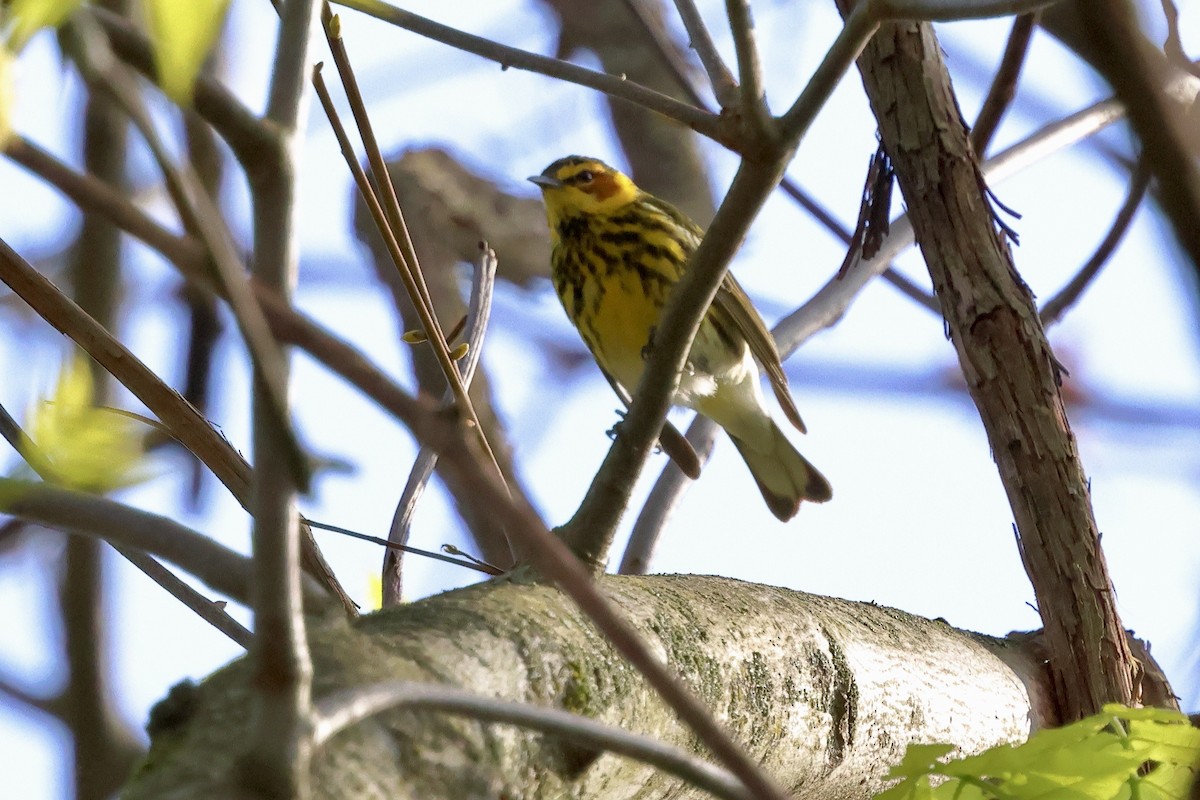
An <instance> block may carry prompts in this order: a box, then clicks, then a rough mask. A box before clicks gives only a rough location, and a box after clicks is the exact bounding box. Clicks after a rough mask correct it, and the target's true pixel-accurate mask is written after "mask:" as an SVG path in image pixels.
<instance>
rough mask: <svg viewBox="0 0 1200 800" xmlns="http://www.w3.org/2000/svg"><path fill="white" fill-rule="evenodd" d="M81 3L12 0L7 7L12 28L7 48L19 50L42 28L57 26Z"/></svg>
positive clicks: (81, 2) (81, 0) (13, 50)
mask: <svg viewBox="0 0 1200 800" xmlns="http://www.w3.org/2000/svg"><path fill="white" fill-rule="evenodd" d="M81 5H83V0H13V2H12V5H11V6H10V7H9V9H8V13H9V16H10V17H11V18H12V20H13V22H12V28H11V29H10V30H9V32H8V48H9V49H10V50H11V51H12V52H14V53H19V52H21V48H23V47H24V46H25V43H26V42H28V41H29V39H30V37H32V36H33V35H34V34H35V33H37V32H38V31H40V30H41V29H42V28H57V27H58V26H59V25H60V24H62V21H63V20H64V19H66V18H67V17H68V16H69V15H70V14H71V12H72V11H74V10H75V9H76V8H78V7H79V6H81Z"/></svg>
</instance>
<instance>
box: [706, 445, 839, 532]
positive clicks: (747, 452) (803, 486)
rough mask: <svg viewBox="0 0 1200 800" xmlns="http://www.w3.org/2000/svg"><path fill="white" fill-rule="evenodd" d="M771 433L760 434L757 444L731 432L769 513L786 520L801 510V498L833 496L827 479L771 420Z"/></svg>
mask: <svg viewBox="0 0 1200 800" xmlns="http://www.w3.org/2000/svg"><path fill="white" fill-rule="evenodd" d="M770 425H771V431H770V435H769V436H766V437H762V441H761V442H759V443H758V444H759V446H758V447H754V446H752V445H751V443H750V442H749V441H747V440H745V439H739V438H738V437H736V436H733V435H732V434H731V435H730V437H729V438H730V439H732V440H733V443H734V445H736V446H737V449H738V452H739V453H741V454H742V458H743V459H745V461H746V466H747V467H749V468H750V474H751V475H753V476H754V482H755V483H757V484H758V490H759V491H760V492H762V496H763V499H764V500H766V501H767V507H768V508H770V509H771V513H772V514H774V515H775V516H776V517H778V518H779V519H780V520H781V521H783V522H787V521H788V520H789V519H791V518H792V517H794V516H796V512H797V511H799V510H800V502H801V501H802V500H808V501H810V502H813V503H824V502H825V501H826V500H828V499H829V498H831V497H833V490H832V489H831V488H830V487H829V481H827V480H825V476H824V475H822V474H821V473H820V472H818V471H817V468H816V467H814V466H813V465H812V464H810V463H809V462H808V459H806V458H805V457H804V456H802V455H800V453H799V452H798V451H797V450H796V448H795V447H793V446H792V443H791V442H790V441H788V438H787V437H786V436H784V435H783V431H781V430H780V429H779V426H778V425H776V424H775V423H774V422H773V421H771V422H770Z"/></svg>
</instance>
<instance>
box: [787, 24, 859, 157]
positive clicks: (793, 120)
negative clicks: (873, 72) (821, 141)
mask: <svg viewBox="0 0 1200 800" xmlns="http://www.w3.org/2000/svg"><path fill="white" fill-rule="evenodd" d="M873 8H874V4H872V3H858V4H856V5H855V6H854V10H853V11H852V12H851V13H850V15H849V16H848V17H846V23H845V27H843V28H842V30H841V31H839V32H838V36H837V39H835V40H834V42H833V45H832V46H831V47H830V48H829V52H827V53H826V54H825V58H823V59H822V60H821V63H820V65H819V66H818V67H817V70H816V72H814V73H813V75H812V77H811V78H809V79H808V83H807V84H806V85H805V87H804V91H802V92H801V93H800V96H799V97H797V98H796V102H794V103H792V107H791V108H789V109H788V110H787V113H785V114H784V115H783V116H782V117H780V118H779V124H780V127H781V129H782V132H783V138H784V139H785V140H798V139H799V138H800V137H801V136H803V135H804V133H805V132H806V131H807V130H808V127H809V126H810V125H812V122H813V120H814V119H816V116H817V113H818V112H819V111H820V110H821V108H822V107H823V106H824V105H825V101H826V100H828V99H829V95H831V94H832V93H833V90H834V88H836V86H837V84H838V81H840V80H841V79H842V76H843V75H845V74H846V70H847V69H849V68H850V66H851V65H852V64H853V63H854V60H855V59H856V58H858V54H859V53H861V52H862V49H863V48H864V47H865V46H866V44H867V42H868V41H870V39H871V37H872V36H874V35H875V31H876V30H878V29H879V20H878V19H877V18H875V17H874V16H873Z"/></svg>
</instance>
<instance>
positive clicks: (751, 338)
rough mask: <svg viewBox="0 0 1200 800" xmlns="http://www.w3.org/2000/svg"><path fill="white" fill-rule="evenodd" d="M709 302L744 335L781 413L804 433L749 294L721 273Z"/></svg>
mask: <svg viewBox="0 0 1200 800" xmlns="http://www.w3.org/2000/svg"><path fill="white" fill-rule="evenodd" d="M713 305H714V307H715V308H716V309H719V310H720V311H722V312H724V314H725V315H726V316H728V317H729V319H730V321H732V322H733V326H734V328H735V329H736V330H737V331H738V333H740V334H741V335H742V336H743V337H744V338H745V340H746V344H748V345H750V354H751V355H753V356H754V360H755V361H757V362H758V363H759V364H761V365H762V368H763V369H765V370H766V371H767V378H768V379H769V380H770V381H771V388H772V389H773V390H774V391H775V397H776V398H777V399H778V400H779V405H780V406H781V407H782V408H783V414H784V416H786V417H787V418H788V421H789V422H791V423H792V424H793V425H795V426H796V430H798V431H800V432H801V433H807V432H808V431H807V429H806V428H805V427H804V420H802V419H800V411H799V410H798V409H797V408H796V402H795V401H794V400H793V399H792V393H791V391H790V390H789V389H788V380H787V375H786V374H785V373H784V371H783V363H782V362H781V360H780V358H779V350H778V349H777V348H776V347H775V337H773V336H772V335H771V332H770V331H769V330H767V325H766V323H765V322H763V319H762V317H760V316H759V315H758V312H757V311H755V310H754V305H753V304H752V303H751V302H750V298H749V296H747V294H746V291H745V290H744V289H742V287H741V285H740V284H739V283H738V282H737V280H736V279H735V278H734V277H733V275H730V274H729V273H726V274H725V280H723V281H722V282H721V288H720V289H718V290H717V296H716V299H715V300H713Z"/></svg>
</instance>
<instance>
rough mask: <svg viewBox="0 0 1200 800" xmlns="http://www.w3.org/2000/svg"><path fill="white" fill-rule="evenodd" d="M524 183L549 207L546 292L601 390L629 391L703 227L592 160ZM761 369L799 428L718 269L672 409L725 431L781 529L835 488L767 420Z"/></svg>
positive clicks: (756, 322)
mask: <svg viewBox="0 0 1200 800" xmlns="http://www.w3.org/2000/svg"><path fill="white" fill-rule="evenodd" d="M529 180H530V181H531V182H532V183H534V184H535V185H536V186H537V187H538V188H539V189H541V192H542V199H543V201H544V203H545V206H546V219H547V222H548V224H549V226H550V237H551V242H552V251H551V257H550V261H551V277H552V279H553V283H554V289H555V292H556V294H557V295H558V298H559V300H561V301H562V305H563V308H564V309H565V310H566V312H567V316H568V317H569V318H570V320H571V322H572V323H573V324H574V325H575V327H576V329H578V331H579V333H580V335H581V336H582V337H583V341H584V343H585V344H586V345H587V347H588V349H589V350H590V351H591V353H592V356H593V357H594V358H595V360H596V363H597V364H598V365H599V367H600V369H601V371H602V372H603V373H604V375H605V377H606V378H607V379H608V380H609V383H610V384H613V386H614V388H615V389H616V388H618V386H619V387H621V388H622V389H624V390H625V391H626V392H629V393H631V392H632V391H633V389H634V388H636V387H637V384H638V381H639V380H640V379H641V376H642V370H643V369H644V367H645V360H646V356H647V354H648V352H649V347H650V345H651V343H652V338H653V335H654V331H655V328H656V326H657V325H658V322H659V319H660V318H661V316H662V312H663V308H664V306H665V305H666V302H667V296H668V294H669V293H670V291H671V288H672V287H673V286H674V285H675V284H676V283H677V282H678V281H679V279H680V277H681V276H682V275H683V273H684V270H685V269H686V268H687V265H688V260H689V258H690V257H691V255H692V253H693V252H694V251H695V250H696V247H697V246H698V245H699V244H700V240H701V238H702V237H703V235H704V232H703V231H702V230H701V229H700V227H699V226H698V225H696V223H694V222H692V221H691V220H690V219H689V218H688V217H687V216H686V215H685V214H684V213H683V212H681V211H680V210H679V209H677V208H675V207H674V206H672V205H671V204H670V203H668V202H666V201H665V200H662V199H660V198H658V197H655V196H654V195H652V194H650V193H648V192H645V191H643V190H641V189H640V188H638V186H637V185H636V184H635V183H634V182H633V180H631V179H630V178H629V177H628V176H626V175H625V174H623V173H622V172H621V171H620V170H617V169H614V168H613V167H611V166H609V165H608V164H606V163H604V162H603V161H601V160H599V159H596V158H590V157H586V156H567V157H566V158H560V159H558V160H557V161H555V162H554V163H552V164H550V166H548V167H546V169H545V170H543V171H542V173H541V174H540V175H534V176H531V177H530V178H529ZM760 366H761V368H762V370H763V371H765V372H766V374H767V377H768V378H769V380H770V382H771V386H772V388H773V390H774V392H775V396H776V398H778V400H779V404H780V406H781V407H782V409H783V412H784V415H785V416H786V417H787V419H788V420H789V421H790V422H791V423H792V425H794V426H795V427H796V429H797V430H799V431H800V432H801V433H805V432H806V430H805V427H804V422H803V421H802V420H801V418H800V413H799V411H798V410H797V409H796V405H795V402H794V401H793V400H792V396H791V393H790V391H789V389H788V384H787V377H786V376H785V374H784V372H783V365H782V364H781V363H780V358H779V351H778V350H777V349H776V347H775V340H774V339H773V338H772V336H771V334H770V332H769V331H768V330H767V327H766V325H765V324H764V323H763V320H762V317H760V316H759V314H758V312H757V311H755V309H754V306H753V305H752V304H751V302H750V298H749V297H748V296H747V295H746V292H745V291H744V290H743V289H742V287H741V286H739V285H738V282H737V281H736V280H734V278H733V276H732V275H729V274H726V276H725V278H724V280H723V281H722V283H721V286H720V289H719V290H718V291H717V295H716V298H715V299H714V301H713V304H712V305H711V306H710V307H709V309H708V310H707V311H706V312H705V315H704V318H703V320H702V321H701V323H700V329H699V331H698V332H697V334H696V338H695V340H694V341H693V343H692V348H691V350H690V352H689V354H688V357H687V362H686V366H685V367H684V370H683V373H682V374H681V376H680V380H679V385H678V388H677V390H676V393H675V396H674V398H673V402H674V403H675V404H676V405H683V406H686V407H689V408H691V409H693V410H695V411H696V412H698V413H700V414H702V415H704V416H706V417H708V418H709V419H711V420H713V421H714V422H716V423H717V424H718V425H720V426H721V427H722V428H724V429H725V432H726V433H728V434H729V437H730V438H731V439H732V440H733V444H734V446H735V447H736V448H737V450H738V452H739V453H740V454H741V456H742V459H743V460H745V462H746V466H747V467H749V469H750V474H751V475H752V476H753V477H754V481H755V483H757V484H758V489H759V491H760V492H761V493H762V496H763V499H764V500H765V501H766V504H767V507H768V508H769V509H770V510H771V513H772V514H774V515H775V517H776V518H778V519H779V520H781V521H783V522H786V521H788V520H790V519H792V518H793V517H794V516H795V515H796V513H797V512H798V511H799V510H800V503H801V501H805V500H807V501H810V502H814V503H823V502H825V501H827V500H829V499H830V498H831V497H832V496H833V491H832V489H831V488H830V486H829V482H828V481H827V480H826V479H825V477H824V476H823V475H822V474H821V473H820V472H819V471H818V470H817V469H816V467H814V466H813V465H812V464H811V463H809V461H808V460H807V459H806V458H804V456H802V455H800V453H799V451H797V450H796V448H795V447H794V446H793V445H792V443H791V442H790V441H789V440H788V438H787V436H786V435H784V432H783V431H782V430H781V429H780V427H779V425H777V424H776V423H775V421H774V420H773V419H772V418H771V414H770V412H769V411H768V410H767V407H766V403H765V400H764V398H763V392H762V387H761V385H760V382H761V375H762V373H761V372H760ZM618 391H619V390H618Z"/></svg>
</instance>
